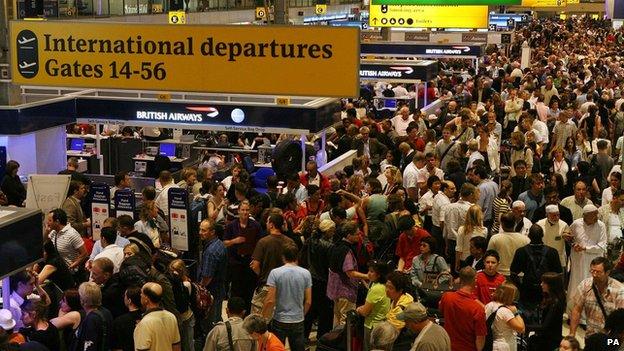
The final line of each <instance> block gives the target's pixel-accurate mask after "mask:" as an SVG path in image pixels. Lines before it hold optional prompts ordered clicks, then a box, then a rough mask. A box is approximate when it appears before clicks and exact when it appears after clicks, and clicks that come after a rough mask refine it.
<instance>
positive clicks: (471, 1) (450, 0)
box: [372, 0, 522, 6]
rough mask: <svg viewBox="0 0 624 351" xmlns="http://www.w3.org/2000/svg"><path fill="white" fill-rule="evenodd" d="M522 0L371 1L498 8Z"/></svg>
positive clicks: (375, 1) (384, 3)
mask: <svg viewBox="0 0 624 351" xmlns="http://www.w3.org/2000/svg"><path fill="white" fill-rule="evenodd" d="M521 3H522V0H372V4H373V5H437V6H448V5H460V6H470V5H472V6H474V5H485V6H500V5H520V4H521Z"/></svg>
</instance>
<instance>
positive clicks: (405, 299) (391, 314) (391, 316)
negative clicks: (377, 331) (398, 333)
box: [386, 293, 414, 330]
mask: <svg viewBox="0 0 624 351" xmlns="http://www.w3.org/2000/svg"><path fill="white" fill-rule="evenodd" d="M412 302H414V298H413V297H412V295H410V294H408V293H405V294H403V295H401V297H399V301H398V302H397V304H396V305H392V304H391V305H390V311H388V314H387V315H386V320H387V321H388V322H389V323H390V324H392V325H393V326H394V327H395V328H396V329H397V330H401V329H403V327H404V326H405V322H403V321H400V320H398V319H397V316H398V315H399V313H401V312H403V310H404V309H405V308H406V307H407V305H409V304H410V303H412Z"/></svg>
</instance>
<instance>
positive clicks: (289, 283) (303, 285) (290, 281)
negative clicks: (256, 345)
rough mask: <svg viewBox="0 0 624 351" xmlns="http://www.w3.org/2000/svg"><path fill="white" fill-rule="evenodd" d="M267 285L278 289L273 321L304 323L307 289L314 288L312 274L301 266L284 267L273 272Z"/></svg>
mask: <svg viewBox="0 0 624 351" xmlns="http://www.w3.org/2000/svg"><path fill="white" fill-rule="evenodd" d="M267 285H268V286H271V287H275V289H276V294H275V312H274V314H273V319H275V320H276V321H278V322H281V323H299V322H303V320H304V311H303V302H304V296H305V289H307V288H311V287H312V275H310V272H309V271H308V270H307V269H305V268H301V267H299V266H293V265H283V266H281V267H278V268H275V269H273V270H271V272H270V273H269V278H268V279H267Z"/></svg>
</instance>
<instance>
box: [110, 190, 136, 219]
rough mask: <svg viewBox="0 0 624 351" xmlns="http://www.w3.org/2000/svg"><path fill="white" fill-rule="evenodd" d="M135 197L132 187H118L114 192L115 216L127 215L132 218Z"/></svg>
mask: <svg viewBox="0 0 624 351" xmlns="http://www.w3.org/2000/svg"><path fill="white" fill-rule="evenodd" d="M134 209H135V199H134V191H132V189H119V190H117V191H116V192H115V211H116V212H115V216H116V217H119V216H121V215H128V216H130V217H132V218H134Z"/></svg>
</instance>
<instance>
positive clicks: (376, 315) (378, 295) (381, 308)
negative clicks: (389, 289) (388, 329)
mask: <svg viewBox="0 0 624 351" xmlns="http://www.w3.org/2000/svg"><path fill="white" fill-rule="evenodd" d="M366 302H367V303H370V304H372V305H373V310H372V311H371V312H370V313H369V314H368V316H366V318H365V319H364V326H365V327H366V328H368V329H373V327H374V326H375V324H377V323H379V322H382V321H384V320H385V319H386V314H387V313H388V311H389V310H390V299H389V298H388V296H386V286H385V285H384V284H380V283H373V285H372V286H371V287H370V289H369V290H368V294H366Z"/></svg>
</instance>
